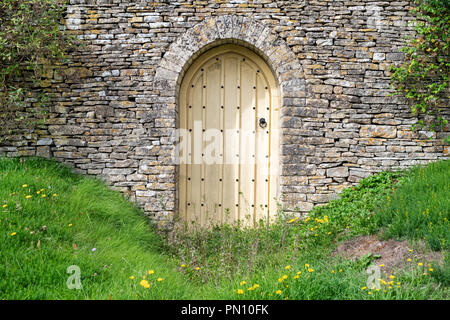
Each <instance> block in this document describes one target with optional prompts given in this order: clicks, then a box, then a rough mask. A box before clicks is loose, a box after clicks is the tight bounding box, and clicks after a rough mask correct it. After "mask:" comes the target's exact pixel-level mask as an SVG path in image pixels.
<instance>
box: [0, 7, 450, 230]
mask: <svg viewBox="0 0 450 320" xmlns="http://www.w3.org/2000/svg"><path fill="white" fill-rule="evenodd" d="M95 2H96V3H94V0H72V1H71V5H70V6H69V8H68V16H67V21H66V23H67V25H68V26H69V27H70V28H71V29H72V30H73V32H74V33H76V34H77V35H78V36H79V37H80V39H82V40H83V42H84V43H85V44H86V46H85V47H84V48H83V49H80V50H79V51H78V52H74V53H73V55H72V57H71V60H70V62H69V63H68V65H67V66H65V68H64V74H59V73H57V72H54V70H53V69H52V68H49V69H48V72H47V79H45V80H43V81H42V86H43V87H48V88H52V90H53V91H54V92H55V93H56V98H55V101H54V106H53V108H52V113H51V116H50V119H49V121H48V125H45V126H42V127H40V128H39V129H37V130H34V131H33V132H30V133H24V134H19V135H16V136H14V137H13V139H12V142H11V143H10V144H8V145H5V146H0V153H2V154H6V155H7V156H17V155H24V156H33V155H37V156H45V157H54V158H56V159H58V160H59V161H62V162H65V163H69V164H71V165H72V166H73V167H74V168H75V169H76V170H77V171H80V172H82V173H86V174H90V175H96V176H101V177H104V179H105V180H106V181H108V182H109V183H110V184H111V186H113V187H114V188H117V189H119V190H121V191H123V192H124V193H126V194H128V195H129V196H130V197H131V198H132V199H133V200H136V201H137V202H138V203H139V204H140V205H141V206H142V207H143V208H144V210H145V212H146V213H148V214H149V215H150V216H151V217H152V218H153V219H154V221H157V222H160V223H161V224H164V223H165V222H170V221H172V218H173V216H174V213H176V177H177V169H176V166H175V165H173V164H172V162H171V159H170V158H171V151H172V149H173V140H172V139H171V134H172V132H173V131H174V129H176V119H177V108H178V107H177V99H178V97H177V94H178V87H179V84H180V80H181V79H182V75H183V74H184V72H185V71H186V68H187V67H188V66H189V65H190V63H191V62H192V61H193V60H194V59H195V57H197V56H198V55H199V54H200V53H202V52H204V51H205V50H206V49H208V48H211V47H213V46H215V45H219V44H223V43H238V44H241V45H244V46H247V47H249V48H251V49H252V50H254V51H256V52H257V53H259V54H260V55H261V56H262V57H263V58H264V59H265V60H266V61H267V63H268V65H269V66H270V67H271V68H272V69H273V71H274V74H275V75H276V77H277V79H278V81H279V84H280V88H281V92H282V109H281V115H282V118H281V128H282V140H281V146H282V148H281V158H280V159H281V167H282V172H281V177H280V183H281V190H282V194H283V203H284V205H285V206H286V208H288V209H289V210H293V209H295V208H299V209H300V211H301V212H307V211H309V210H310V209H311V208H312V207H313V205H315V204H321V203H325V202H327V201H329V200H330V199H332V198H334V197H335V196H336V194H337V193H338V192H339V191H341V190H342V189H343V188H345V187H347V186H349V185H351V184H354V183H357V182H358V181H359V180H360V179H361V178H364V177H366V176H368V175H369V174H371V173H374V172H378V171H381V170H384V169H395V168H403V167H407V166H410V165H413V164H416V163H424V162H428V161H433V160H437V159H439V158H445V157H447V156H448V149H447V147H446V146H444V145H443V144H442V143H441V138H442V136H440V134H442V135H443V134H444V133H438V134H434V135H433V137H432V138H433V139H431V140H430V139H428V136H427V133H426V132H412V131H410V126H411V124H412V123H413V122H414V121H415V119H414V118H412V117H411V115H410V111H409V107H408V105H407V104H406V103H405V101H403V100H402V99H400V98H399V97H392V96H389V93H391V90H390V89H389V65H390V64H392V63H397V62H400V61H401V60H402V59H403V56H402V54H401V53H399V52H400V48H401V47H402V46H403V45H404V41H403V37H404V36H406V35H408V34H411V33H412V29H411V27H408V26H406V23H407V22H408V21H410V20H412V17H410V16H409V15H408V9H409V6H410V3H409V2H408V1H372V0H360V1H339V0H338V1H325V0H322V1H320V0H319V1H306V0H305V1H269V0H254V1H244V0H229V1H225V0H214V1H213V0H209V1H192V0H180V1H141V0H135V1H131V0H130V1H128V0H95Z"/></svg>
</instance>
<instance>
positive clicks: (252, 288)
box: [247, 287, 255, 291]
mask: <svg viewBox="0 0 450 320" xmlns="http://www.w3.org/2000/svg"><path fill="white" fill-rule="evenodd" d="M247 290H248V291H253V290H255V288H254V287H250V288H248V289H247Z"/></svg>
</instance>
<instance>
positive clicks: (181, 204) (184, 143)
mask: <svg viewBox="0 0 450 320" xmlns="http://www.w3.org/2000/svg"><path fill="white" fill-rule="evenodd" d="M188 103H189V102H188V101H187V99H186V97H182V100H181V101H180V110H179V121H180V122H179V124H180V125H179V129H180V133H182V134H180V136H179V139H180V140H179V141H178V143H179V154H178V155H177V156H178V157H179V178H178V199H179V201H178V212H179V215H180V217H181V218H182V219H183V221H186V214H187V208H186V207H187V199H186V191H187V186H186V183H187V165H186V164H187V159H188V154H189V152H190V151H189V150H187V147H188V140H187V139H188V137H187V136H186V128H187V109H188Z"/></svg>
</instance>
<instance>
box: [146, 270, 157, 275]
mask: <svg viewBox="0 0 450 320" xmlns="http://www.w3.org/2000/svg"><path fill="white" fill-rule="evenodd" d="M147 273H148V274H154V273H155V271H154V270H148V271H147Z"/></svg>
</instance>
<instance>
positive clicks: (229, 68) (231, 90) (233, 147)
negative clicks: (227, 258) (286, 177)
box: [223, 55, 239, 223]
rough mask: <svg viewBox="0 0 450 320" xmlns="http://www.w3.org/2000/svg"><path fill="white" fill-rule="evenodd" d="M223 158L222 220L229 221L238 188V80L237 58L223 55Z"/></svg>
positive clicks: (235, 216)
mask: <svg viewBox="0 0 450 320" xmlns="http://www.w3.org/2000/svg"><path fill="white" fill-rule="evenodd" d="M224 65H225V66H224V70H225V76H224V84H225V85H224V89H223V90H224V104H223V106H224V124H223V127H224V133H225V135H224V153H223V155H224V158H225V164H224V167H223V207H224V212H225V217H224V222H227V223H231V222H233V221H235V220H236V219H238V216H239V213H238V207H236V204H237V203H238V197H237V193H238V189H237V188H236V179H238V175H237V174H236V172H237V165H236V154H237V153H238V146H239V145H238V144H237V143H236V139H237V137H236V136H237V135H236V130H237V128H236V124H237V123H238V121H239V118H238V117H237V114H238V113H237V112H236V107H237V102H238V100H239V95H238V91H237V86H238V85H239V82H238V73H239V72H238V58H237V57H236V56H230V55H229V56H227V57H224Z"/></svg>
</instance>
